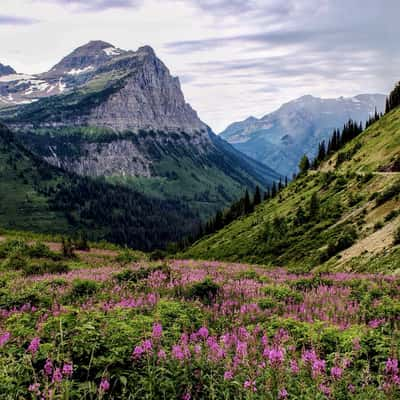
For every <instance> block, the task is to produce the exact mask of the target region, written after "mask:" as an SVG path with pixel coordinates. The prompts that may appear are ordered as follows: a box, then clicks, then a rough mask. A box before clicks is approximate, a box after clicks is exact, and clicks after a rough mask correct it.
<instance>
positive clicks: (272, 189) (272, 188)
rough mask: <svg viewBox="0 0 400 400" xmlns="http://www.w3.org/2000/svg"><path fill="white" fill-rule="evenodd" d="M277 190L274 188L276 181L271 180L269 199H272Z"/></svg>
mask: <svg viewBox="0 0 400 400" xmlns="http://www.w3.org/2000/svg"><path fill="white" fill-rule="evenodd" d="M277 193H278V191H277V189H276V183H275V181H274V182H272V187H271V199H273V198H274V197H275V196H276V195H277Z"/></svg>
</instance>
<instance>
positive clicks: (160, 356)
mask: <svg viewBox="0 0 400 400" xmlns="http://www.w3.org/2000/svg"><path fill="white" fill-rule="evenodd" d="M157 357H158V359H159V360H165V359H166V358H167V354H166V353H165V351H164V350H163V349H160V350H159V351H158V353H157Z"/></svg>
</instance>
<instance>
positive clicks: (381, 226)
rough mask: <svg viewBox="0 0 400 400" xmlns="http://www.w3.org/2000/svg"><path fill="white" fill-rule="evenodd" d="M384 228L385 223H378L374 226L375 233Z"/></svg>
mask: <svg viewBox="0 0 400 400" xmlns="http://www.w3.org/2000/svg"><path fill="white" fill-rule="evenodd" d="M382 228H383V222H382V221H377V222H376V223H375V225H374V231H375V232H376V231H379V230H380V229H382Z"/></svg>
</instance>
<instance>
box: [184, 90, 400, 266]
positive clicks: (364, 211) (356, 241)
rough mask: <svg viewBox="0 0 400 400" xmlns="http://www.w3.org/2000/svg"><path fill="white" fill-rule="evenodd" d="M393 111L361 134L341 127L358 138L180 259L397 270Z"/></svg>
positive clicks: (399, 125) (399, 131) (397, 122)
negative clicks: (192, 258)
mask: <svg viewBox="0 0 400 400" xmlns="http://www.w3.org/2000/svg"><path fill="white" fill-rule="evenodd" d="M396 90H397V89H396ZM396 90H395V91H394V92H393V93H396ZM393 93H392V95H391V97H390V98H391V99H396V96H394V95H393ZM392 102H393V104H394V100H392ZM391 109H392V111H390V110H388V111H390V112H388V113H387V114H386V115H385V116H383V117H382V118H381V119H379V118H377V119H379V120H378V121H377V122H374V123H372V121H370V123H369V127H368V128H367V129H366V130H365V131H364V132H363V133H361V134H359V132H358V131H357V130H356V129H354V130H351V129H349V130H347V131H346V132H347V133H346V134H349V132H350V133H351V132H353V133H352V134H354V136H356V137H355V138H354V139H352V138H351V137H350V138H349V141H347V142H346V143H345V144H344V146H343V147H342V146H336V148H335V150H336V151H335V152H334V153H333V154H332V155H328V156H326V158H325V159H324V160H323V161H320V162H319V166H318V167H317V169H316V170H311V169H310V167H311V165H308V166H307V165H305V166H304V165H303V173H302V174H300V175H299V176H298V177H297V179H295V180H294V181H293V182H291V183H290V184H289V185H288V187H286V188H285V189H283V190H282V191H280V192H279V194H278V195H276V196H274V197H273V198H271V199H268V200H266V201H264V202H262V204H260V205H259V206H257V207H256V209H255V211H254V212H253V213H251V214H250V215H248V216H245V217H241V218H239V219H238V220H235V221H234V222H232V223H231V224H229V225H228V226H226V227H225V228H223V229H221V230H219V231H218V232H217V233H216V234H214V235H209V236H207V237H205V238H203V239H202V240H200V241H198V242H197V243H195V244H194V245H193V246H192V247H191V248H190V249H189V250H187V252H186V253H185V256H186V257H194V258H205V259H223V260H231V261H239V260H241V261H248V262H255V263H261V264H272V265H282V266H288V267H291V268H293V269H301V270H312V269H315V268H318V269H319V270H325V269H329V270H332V269H340V270H347V269H355V270H371V271H372V270H374V271H377V270H379V271H390V270H392V271H393V270H396V269H398V268H400V261H399V260H400V248H399V246H398V242H399V229H400V228H399V226H400V218H399V209H400V173H399V172H400V169H399V160H400V150H399V149H400V109H399V108H396V107H395V106H392V107H391ZM335 134H336V133H335ZM334 137H335V136H334ZM334 137H333V139H334ZM330 146H331V147H332V143H330ZM310 164H311V163H310ZM317 164H318V163H317Z"/></svg>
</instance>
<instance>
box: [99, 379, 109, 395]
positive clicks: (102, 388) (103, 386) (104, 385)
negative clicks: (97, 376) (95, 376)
mask: <svg viewBox="0 0 400 400" xmlns="http://www.w3.org/2000/svg"><path fill="white" fill-rule="evenodd" d="M99 390H100V392H103V393H105V392H108V391H109V390H110V382H109V381H108V380H107V378H102V379H101V382H100V385H99Z"/></svg>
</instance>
